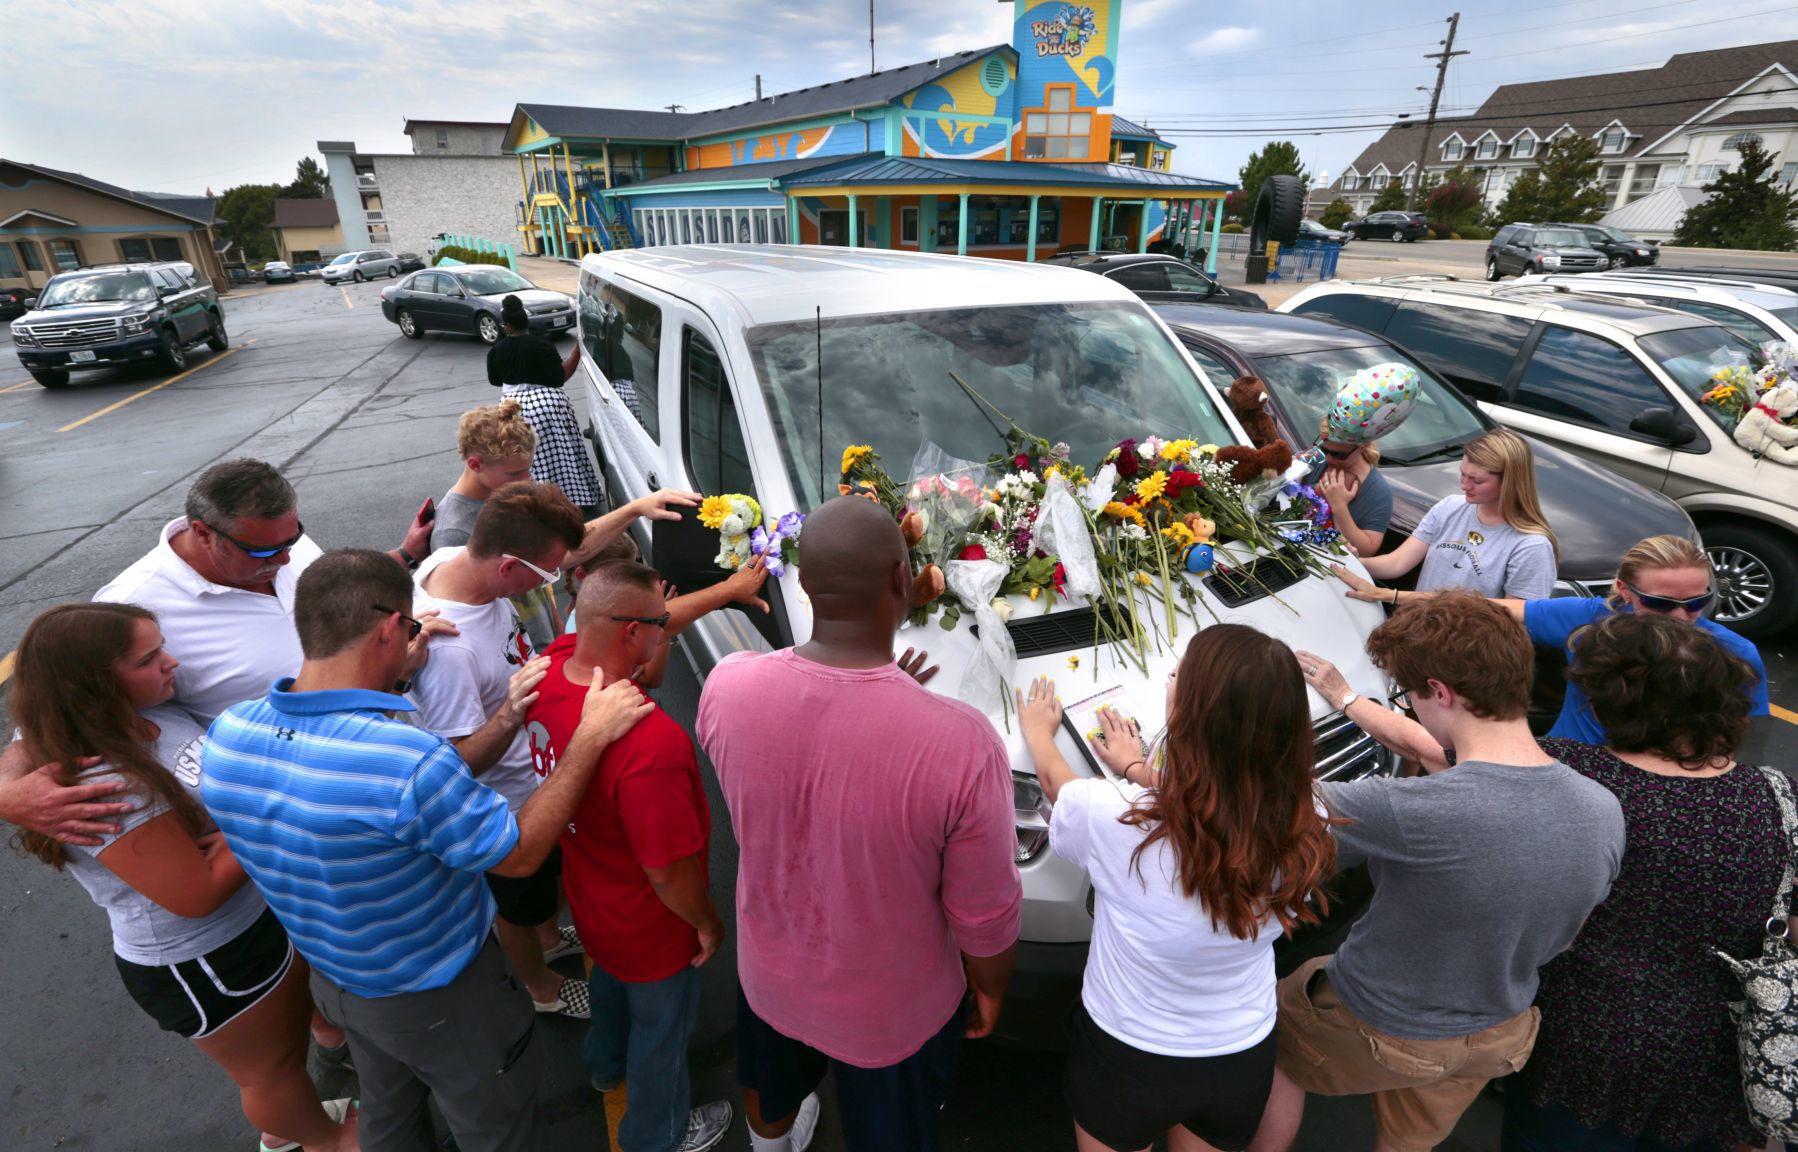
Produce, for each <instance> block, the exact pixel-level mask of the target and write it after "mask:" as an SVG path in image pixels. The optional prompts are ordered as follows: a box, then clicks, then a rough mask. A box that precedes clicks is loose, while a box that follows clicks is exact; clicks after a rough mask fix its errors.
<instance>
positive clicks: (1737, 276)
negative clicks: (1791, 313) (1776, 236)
mask: <svg viewBox="0 0 1798 1152" xmlns="http://www.w3.org/2000/svg"><path fill="white" fill-rule="evenodd" d="M1630 274H1631V275H1635V276H1677V277H1679V278H1680V279H1682V280H1731V281H1734V282H1736V283H1738V284H1765V285H1771V286H1774V287H1778V288H1790V289H1792V290H1793V291H1798V269H1793V268H1789V267H1784V268H1772V267H1768V266H1767V265H1765V264H1749V265H1744V266H1742V267H1726V266H1722V265H1707V264H1701V265H1696V266H1694V267H1690V268H1669V267H1668V266H1666V265H1665V264H1659V265H1656V266H1655V267H1653V268H1638V269H1631V270H1630Z"/></svg>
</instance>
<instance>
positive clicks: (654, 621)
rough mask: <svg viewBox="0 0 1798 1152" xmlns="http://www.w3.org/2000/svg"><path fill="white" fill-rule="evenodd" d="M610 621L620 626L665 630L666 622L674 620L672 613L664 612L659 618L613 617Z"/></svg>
mask: <svg viewBox="0 0 1798 1152" xmlns="http://www.w3.org/2000/svg"><path fill="white" fill-rule="evenodd" d="M612 619H614V620H616V621H618V622H619V623H620V624H649V625H652V626H653V627H656V628H666V627H668V621H670V620H672V619H674V613H672V612H664V613H662V614H661V615H660V616H614V617H612Z"/></svg>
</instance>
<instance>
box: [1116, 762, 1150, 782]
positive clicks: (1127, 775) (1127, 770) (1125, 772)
mask: <svg viewBox="0 0 1798 1152" xmlns="http://www.w3.org/2000/svg"><path fill="white" fill-rule="evenodd" d="M1138 764H1141V765H1142V766H1143V767H1145V768H1146V767H1148V765H1149V762H1148V761H1147V760H1132V761H1130V763H1128V764H1126V765H1124V770H1123V771H1122V772H1120V773H1118V775H1120V776H1122V777H1123V778H1124V779H1126V780H1128V779H1129V778H1130V769H1132V768H1134V767H1136V766H1137V765H1138Z"/></svg>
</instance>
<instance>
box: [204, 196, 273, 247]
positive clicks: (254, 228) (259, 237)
mask: <svg viewBox="0 0 1798 1152" xmlns="http://www.w3.org/2000/svg"><path fill="white" fill-rule="evenodd" d="M282 191H283V189H282V187H281V185H279V184H239V185H238V186H237V187H235V188H227V189H225V191H224V193H223V194H222V195H220V196H219V198H218V207H217V210H216V211H217V215H218V221H219V231H220V233H222V234H223V235H224V237H225V238H226V239H227V240H230V241H231V242H232V243H233V244H236V245H237V246H238V247H239V248H241V249H243V254H244V258H245V259H246V260H269V259H272V258H273V257H274V255H275V234H274V232H273V227H274V223H275V197H277V196H279V195H281V193H282Z"/></svg>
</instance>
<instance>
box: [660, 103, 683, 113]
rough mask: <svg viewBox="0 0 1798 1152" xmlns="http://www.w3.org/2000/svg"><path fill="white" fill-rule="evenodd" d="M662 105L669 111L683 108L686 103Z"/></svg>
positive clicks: (677, 110)
mask: <svg viewBox="0 0 1798 1152" xmlns="http://www.w3.org/2000/svg"><path fill="white" fill-rule="evenodd" d="M662 107H664V108H666V109H668V111H670V112H679V111H680V110H681V109H682V108H685V107H686V105H685V104H664V105H662Z"/></svg>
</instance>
